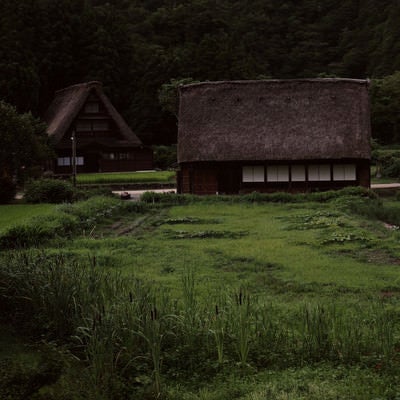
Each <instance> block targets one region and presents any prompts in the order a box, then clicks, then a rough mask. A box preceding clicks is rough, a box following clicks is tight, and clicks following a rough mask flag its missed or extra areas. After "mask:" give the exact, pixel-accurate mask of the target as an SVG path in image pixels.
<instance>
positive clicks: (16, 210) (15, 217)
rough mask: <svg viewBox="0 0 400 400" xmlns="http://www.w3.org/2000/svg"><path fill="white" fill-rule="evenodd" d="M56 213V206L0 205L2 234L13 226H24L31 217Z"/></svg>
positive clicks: (0, 230) (0, 229)
mask: <svg viewBox="0 0 400 400" xmlns="http://www.w3.org/2000/svg"><path fill="white" fill-rule="evenodd" d="M53 211H54V204H9V205H0V232H2V231H4V230H5V229H7V228H8V227H10V226H12V225H17V224H22V223H24V222H25V221H27V220H29V219H30V218H31V217H34V216H38V215H47V214H50V213H52V212H53Z"/></svg>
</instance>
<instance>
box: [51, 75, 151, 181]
mask: <svg viewBox="0 0 400 400" xmlns="http://www.w3.org/2000/svg"><path fill="white" fill-rule="evenodd" d="M44 119H45V121H46V123H47V125H48V129H47V132H48V134H49V136H50V137H51V139H52V143H53V146H54V149H55V152H56V155H57V159H55V160H53V165H52V167H53V171H54V172H55V173H56V174H71V173H72V164H73V161H74V160H75V164H76V169H77V172H78V173H79V172H116V171H137V170H149V169H152V168H153V152H152V150H151V149H150V148H147V147H145V146H143V144H142V142H141V141H140V139H139V138H138V137H137V136H136V135H135V134H134V133H133V132H132V130H131V129H130V128H129V126H128V125H127V124H126V122H125V121H124V119H123V118H122V116H121V115H120V114H119V113H118V111H117V110H116V109H115V108H114V106H113V105H112V104H111V102H110V100H109V99H108V97H107V96H106V95H105V94H104V92H103V88H102V84H101V83H100V82H88V83H82V84H78V85H73V86H70V87H68V88H65V89H62V90H59V91H57V92H56V94H55V97H54V100H53V102H52V103H51V104H50V107H49V108H48V110H47V112H46V115H45V118H44Z"/></svg>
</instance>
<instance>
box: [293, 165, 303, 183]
mask: <svg viewBox="0 0 400 400" xmlns="http://www.w3.org/2000/svg"><path fill="white" fill-rule="evenodd" d="M291 173H292V182H304V181H305V180H306V167H305V166H304V165H292V167H291Z"/></svg>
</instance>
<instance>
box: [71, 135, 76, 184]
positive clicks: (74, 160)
mask: <svg viewBox="0 0 400 400" xmlns="http://www.w3.org/2000/svg"><path fill="white" fill-rule="evenodd" d="M71 141H72V184H73V185H74V187H76V136H75V129H73V130H72V136H71Z"/></svg>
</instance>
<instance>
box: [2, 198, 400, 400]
mask: <svg viewBox="0 0 400 400" xmlns="http://www.w3.org/2000/svg"><path fill="white" fill-rule="evenodd" d="M351 201H354V200H350V199H347V198H343V199H337V200H332V201H330V202H326V203H317V202H312V203H311V202H308V203H290V204H289V203H288V204H273V203H263V204H259V203H242V204H237V203H229V202H226V203H221V202H212V201H211V202H208V203H207V202H197V203H194V204H189V205H185V206H157V205H154V206H149V207H147V208H146V207H145V208H143V209H139V208H138V209H135V210H136V211H135V212H132V210H133V208H131V210H130V211H123V210H122V211H120V212H119V213H118V214H115V215H114V216H113V217H110V216H108V217H107V218H106V219H104V220H103V221H97V222H96V221H93V222H89V223H90V224H91V225H90V229H87V228H85V230H84V231H82V235H79V236H76V237H75V239H73V240H69V241H62V240H61V241H60V240H59V239H58V240H57V241H56V242H54V243H53V244H52V243H51V242H50V243H49V244H48V245H47V247H46V252H47V254H48V255H47V257H46V259H47V260H48V259H51V258H52V257H56V254H59V253H60V252H61V253H62V257H61V258H60V259H59V261H57V263H59V264H57V265H63V264H62V263H64V262H66V260H67V259H71V260H80V261H81V263H82V264H85V263H87V262H88V260H91V261H90V264H91V265H92V269H89V272H88V273H89V282H95V281H98V282H100V280H101V277H100V276H101V274H111V275H106V276H107V283H105V284H104V285H105V286H101V287H102V289H101V293H102V295H100V296H98V295H96V296H95V295H94V294H93V295H92V294H91V293H92V292H88V293H86V294H85V296H89V295H90V296H95V297H90V298H92V300H91V302H90V307H89V308H90V310H92V311H90V313H92V312H94V313H95V314H94V315H95V316H94V317H93V316H92V314H90V313H89V314H88V315H90V318H89V317H86V318H87V319H86V320H85V319H84V320H80V322H79V324H78V329H77V331H76V332H74V333H73V337H75V338H77V337H78V338H79V340H80V342H79V343H81V345H83V344H85V346H87V347H85V348H86V350H83V349H82V350H79V351H76V349H75V350H74V351H75V357H77V358H78V359H79V360H80V364H78V366H77V367H76V368H78V370H80V368H83V370H82V371H83V372H82V373H81V375H80V376H79V378H77V376H76V374H75V373H74V372H73V371H74V370H67V372H65V373H64V375H63V378H62V379H61V380H59V381H58V383H56V384H53V385H49V386H48V387H47V388H44V389H43V396H44V397H43V398H46V397H45V396H48V395H49V393H61V392H62V393H63V394H65V393H66V392H68V395H69V396H70V397H66V398H68V399H69V398H71V399H80V398H84V397H85V396H86V398H87V397H88V396H89V395H92V396H94V397H93V398H98V399H108V398H110V399H113V398H127V399H130V398H132V399H133V398H143V399H151V398H157V397H158V398H165V399H174V400H189V399H199V400H200V399H202V400H223V399H241V400H266V399H268V400H269V399H276V400H281V399H293V400H294V399H311V400H313V399H315V400H316V399H328V400H330V399H331V400H334V399H360V400H361V399H370V400H377V399H397V398H399V397H400V388H399V386H398V377H399V373H400V350H399V349H400V323H399V318H398V313H399V311H400V273H399V264H400V262H399V259H400V242H399V239H400V231H399V230H398V227H397V226H396V225H389V224H388V223H387V224H386V225H385V224H384V223H383V222H382V221H379V220H376V219H374V218H372V217H368V218H366V217H362V216H360V215H358V214H357V213H354V212H350V208H349V207H348V205H349V202H351ZM125 204H127V203H125ZM132 204H133V203H132ZM357 204H358V203H357ZM361 205H362V204H361V203H360V207H359V209H361ZM131 207H133V205H132V206H131ZM380 207H382V208H384V207H390V209H391V210H394V211H393V212H394V214H391V215H396V213H397V212H398V213H400V207H399V205H398V202H397V201H395V200H390V201H385V203H384V204H383V205H381V206H380ZM353 209H354V207H353ZM48 210H49V209H47V211H48ZM85 218H86V217H85ZM85 220H86V219H85ZM386 222H389V221H386ZM0 223H4V222H3V220H1V221H0ZM5 223H7V222H5ZM88 232H89V233H88ZM24 257H25V256H24ZM39 257H42V256H39ZM54 259H55V260H56V259H57V258H54ZM46 262H47V261H45V260H44V259H43V258H40V263H39V264H38V266H39V268H40V270H45V269H46ZM30 265H31V264H30ZM32 265H33V264H32ZM66 266H67V265H66ZM30 268H31V267H30ZM73 268H75V267H73ZM73 268H72V269H73ZM73 270H74V269H73ZM74 271H75V270H74ZM90 271H92V272H90ZM94 271H97V273H98V274H100V275H96V274H95V272H94ZM49 273H50V275H49V276H50V277H53V278H52V279H53V280H54V281H55V282H63V284H65V282H68V279H70V278H68V277H67V276H66V275H62V279H54V274H55V273H56V272H55V271H54V268H53V267H50V269H49ZM60 273H61V272H60ZM35 276H36V275H35ZM46 279H47V278H46ZM84 279H86V278H85V275H82V276H81V277H80V282H84ZM132 279H133V280H132ZM28 281H29V279H28ZM80 285H82V283H81V284H80ZM147 285H149V286H147ZM57 287H59V286H57ZM147 287H148V289H146V288H147ZM74 290H75V291H76V290H78V289H77V288H76V287H75V289H74ZM91 290H92V289H91ZM147 290H148V291H147ZM137 292H138V293H142V294H141V296H142V297H136V294H135V293H137ZM35 293H36V292H35ZM74 293H75V294H74V296H75V300H74V301H78V299H79V294H78V292H74ZM93 293H94V292H93ZM106 293H109V294H108V295H107V294H106ZM111 293H113V295H112V296H111ZM48 295H49V304H47V303H45V305H42V308H45V307H50V308H51V307H52V306H53V304H54V303H56V301H57V302H58V304H60V306H59V308H57V310H55V311H54V314H53V317H52V318H53V319H54V321H53V323H54V322H56V321H57V318H60V321H59V323H60V326H61V328H62V329H67V328H68V327H64V328H63V325H62V317H59V316H60V310H61V309H62V307H63V305H62V304H63V303H62V302H63V301H64V300H63V298H60V297H54V299H55V300H51V299H52V298H53V297H51V296H55V291H53V290H52V292H51V293H50V292H49V294H48ZM108 296H111V298H109V297H108ZM100 298H101V299H103V300H101V301H104V303H98V302H99V301H100V300H99V299H100ZM95 299H96V300H95ZM136 299H137V300H136ZM140 299H145V301H144V303H141V300H140ZM42 301H44V300H42ZM98 304H100V305H98ZM133 308H135V310H138V309H140V310H145V311H144V314H137V315H139V316H137V317H136V316H135V315H136V314H132V312H133V311H132V310H133ZM96 310H103V311H96ZM98 312H99V314H97V313H98ZM136 312H139V311H135V313H136ZM140 312H142V311H140ZM65 315H67V314H65ZM138 319H139V320H140V321H138ZM60 326H59V327H58V328H57V329H58V330H60V329H61V328H60ZM130 326H135V327H136V326H138V327H136V328H129V327H130ZM6 340H7V337H5V338H3V341H6ZM75 340H76V339H75ZM73 343H75V342H73ZM75 345H76V344H75ZM72 348H74V346H72ZM79 348H80V347H79ZM107 354H108V355H110V358H107ZM117 360H118V362H117ZM69 362H70V363H72V365H75V364H74V363H76V360H75V361H74V362H72V361H71V360H70V361H69ZM82 366H83V367H82ZM117 376H118V380H117V381H115V379H116V378H115V377H117ZM74 379H75V380H77V383H72V382H74ZM67 387H69V389H68V390H67V389H66V388H67ZM78 387H79V393H81V395H82V397H79V396H80V395H78ZM149 387H151V388H153V389H151V390H150V391H148V390H147V389H146V388H149ZM71 388H72V389H71ZM74 388H75V389H74ZM94 388H97V389H98V390H99V391H98V392H95V389H94ZM84 389H85V390H86V392H85V390H84ZM74 390H75V391H74ZM91 390H92V392H91ZM57 391H58V392H57ZM71 391H72V392H71ZM125 391H127V392H125ZM93 393H94V394H93ZM74 396H75V397H74ZM118 396H119V397H118ZM135 396H136V397H135ZM55 398H56V397H55Z"/></svg>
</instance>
